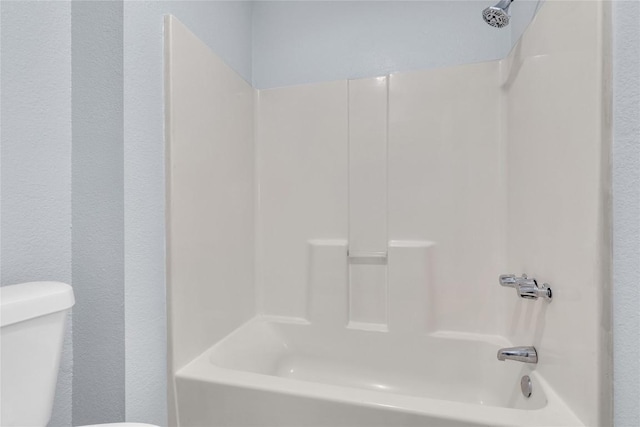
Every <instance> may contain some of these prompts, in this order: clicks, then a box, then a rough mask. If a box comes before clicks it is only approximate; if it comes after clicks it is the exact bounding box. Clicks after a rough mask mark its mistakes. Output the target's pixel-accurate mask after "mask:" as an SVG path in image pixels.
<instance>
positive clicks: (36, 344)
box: [0, 282, 74, 427]
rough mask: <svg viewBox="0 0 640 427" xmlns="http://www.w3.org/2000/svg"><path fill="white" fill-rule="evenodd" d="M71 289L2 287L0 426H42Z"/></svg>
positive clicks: (50, 399)
mask: <svg viewBox="0 0 640 427" xmlns="http://www.w3.org/2000/svg"><path fill="white" fill-rule="evenodd" d="M73 303H74V298H73V290H72V289H71V286H69V285H67V284H65V283H60V282H31V283H22V284H19V285H10V286H4V287H1V288H0V326H1V327H0V386H1V390H0V392H1V393H0V426H2V427H11V426H16V427H17V426H20V427H25V426H40V427H42V426H45V425H46V424H47V422H48V421H49V419H50V418H51V409H52V406H53V397H54V393H55V387H56V379H57V376H58V367H59V365H60V354H61V352H62V342H63V339H64V330H65V319H66V317H67V312H68V311H69V309H70V308H71V306H73Z"/></svg>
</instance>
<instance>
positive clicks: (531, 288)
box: [499, 274, 553, 301]
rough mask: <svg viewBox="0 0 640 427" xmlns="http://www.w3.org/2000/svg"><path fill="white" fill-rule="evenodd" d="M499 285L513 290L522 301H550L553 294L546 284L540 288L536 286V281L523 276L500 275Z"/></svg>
mask: <svg viewBox="0 0 640 427" xmlns="http://www.w3.org/2000/svg"><path fill="white" fill-rule="evenodd" d="M499 281H500V285H501V286H506V287H509V288H515V289H516V292H517V293H518V296H519V297H520V298H524V299H533V300H536V299H538V298H543V299H546V300H549V301H551V298H552V297H553V293H552V292H551V288H550V287H549V285H547V284H546V283H545V284H543V285H542V286H538V281H537V280H536V279H534V278H529V277H527V275H526V274H523V275H522V276H520V277H517V276H516V275H515V274H502V275H500V278H499Z"/></svg>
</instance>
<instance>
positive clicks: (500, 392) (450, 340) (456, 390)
mask: <svg viewBox="0 0 640 427" xmlns="http://www.w3.org/2000/svg"><path fill="white" fill-rule="evenodd" d="M510 345H511V343H509V342H508V341H506V340H504V339H503V338H501V337H493V336H482V335H471V334H469V335H465V334H456V333H436V334H430V335H426V334H425V335H422V336H415V335H411V336H409V335H403V334H394V333H388V332H381V331H364V330H356V329H349V328H334V329H331V328H327V327H319V326H316V325H313V324H309V323H308V322H306V321H303V320H297V319H289V318H284V319H281V318H270V317H256V318H254V319H252V320H251V321H249V322H248V323H246V324H244V325H243V326H241V327H240V328H238V329H237V330H235V331H234V332H233V333H231V334H230V335H228V336H227V337H226V338H224V339H223V340H221V341H220V342H218V343H217V344H216V345H214V346H213V347H211V348H210V349H208V350H207V351H205V352H204V353H203V354H202V355H200V356H199V357H198V358H196V359H195V360H193V361H192V362H191V363H189V364H188V365H187V366H185V367H184V368H182V369H181V370H179V371H178V372H177V374H176V378H175V381H176V384H175V385H176V390H177V404H178V408H177V412H178V417H179V422H180V425H181V426H251V425H254V426H363V427H364V426H423V427H424V426H438V427H440V426H443V427H446V426H460V427H463V426H536V427H539V426H581V425H583V424H582V423H581V422H580V420H579V419H578V418H577V417H576V416H575V415H574V414H573V413H572V412H571V410H570V409H569V408H568V407H567V406H566V405H565V404H564V402H563V401H562V400H561V399H560V398H559V397H558V396H557V395H556V394H555V393H554V391H553V390H552V389H551V388H550V387H549V385H548V384H547V383H546V382H545V380H544V378H542V377H541V376H540V375H539V374H538V373H537V372H536V371H535V369H534V368H535V366H534V365H527V364H523V363H518V362H512V361H507V362H499V361H498V360H497V359H496V351H497V349H498V348H500V347H504V346H510ZM523 375H529V376H530V377H531V380H532V383H533V393H532V395H531V397H530V398H525V397H524V396H523V395H522V393H521V391H520V378H521V377H522V376H523Z"/></svg>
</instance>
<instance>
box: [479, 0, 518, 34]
mask: <svg viewBox="0 0 640 427" xmlns="http://www.w3.org/2000/svg"><path fill="white" fill-rule="evenodd" d="M512 1H513V0H500V1H499V2H498V4H496V5H495V6H490V7H488V8H486V9H485V10H483V11H482V18H483V19H484V21H485V22H486V23H487V24H489V25H491V26H492V27H496V28H503V27H506V26H507V25H509V18H510V15H509V6H511V2H512Z"/></svg>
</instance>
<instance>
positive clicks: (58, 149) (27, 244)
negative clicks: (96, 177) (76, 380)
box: [0, 1, 73, 427]
mask: <svg viewBox="0 0 640 427" xmlns="http://www.w3.org/2000/svg"><path fill="white" fill-rule="evenodd" d="M0 8H1V9H0V14H1V15H2V16H1V18H0V20H1V22H0V28H1V30H0V31H1V35H0V39H1V49H2V52H1V57H2V65H1V66H0V68H1V69H0V92H1V93H2V96H1V97H0V117H1V121H2V122H1V135H0V139H1V143H0V150H1V159H2V166H1V171H2V172H1V176H0V188H1V192H0V194H1V198H0V204H1V207H0V210H1V224H0V228H1V229H2V236H1V239H0V249H1V254H2V271H1V273H0V282H1V283H2V285H9V284H14V283H19V282H26V281H33V280H59V281H63V282H67V283H70V282H71V7H70V4H69V3H68V2H46V3H42V2H35V1H34V2H32V1H23V2H6V1H3V2H1V3H0ZM70 320H71V317H69V319H68V322H67V328H68V330H67V334H66V336H65V342H64V351H63V356H62V364H61V367H60V374H59V376H58V384H57V388H56V400H55V403H54V413H53V418H52V420H51V422H50V424H49V425H50V426H61V427H62V426H69V425H71V368H72V357H73V356H72V347H71V340H72V338H71V336H72V335H71V322H70Z"/></svg>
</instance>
